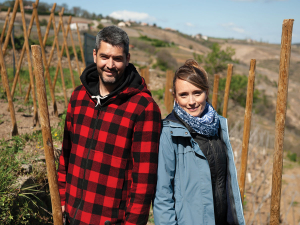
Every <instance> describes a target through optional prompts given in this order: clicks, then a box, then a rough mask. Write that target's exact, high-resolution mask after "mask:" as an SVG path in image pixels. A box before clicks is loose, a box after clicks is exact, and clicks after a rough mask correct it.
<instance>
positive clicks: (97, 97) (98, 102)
mask: <svg viewBox="0 0 300 225" xmlns="http://www.w3.org/2000/svg"><path fill="white" fill-rule="evenodd" d="M106 97H107V95H105V96H103V97H102V96H100V95H96V96H92V98H96V99H97V104H96V106H95V108H96V107H97V106H98V105H100V106H101V101H100V99H105V98H106Z"/></svg>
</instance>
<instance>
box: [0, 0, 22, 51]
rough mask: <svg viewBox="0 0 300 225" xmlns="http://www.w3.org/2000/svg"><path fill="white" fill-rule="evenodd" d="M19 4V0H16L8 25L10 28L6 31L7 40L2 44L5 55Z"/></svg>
mask: <svg viewBox="0 0 300 225" xmlns="http://www.w3.org/2000/svg"><path fill="white" fill-rule="evenodd" d="M18 6H19V0H16V1H15V5H14V9H13V13H12V17H11V19H10V22H9V27H8V30H7V33H6V37H5V42H4V44H3V46H2V54H3V55H5V53H6V49H7V46H8V42H9V39H10V35H11V31H12V29H13V26H14V22H15V18H16V14H17V10H18Z"/></svg>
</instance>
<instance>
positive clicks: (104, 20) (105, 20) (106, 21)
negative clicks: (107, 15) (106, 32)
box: [100, 19, 113, 25]
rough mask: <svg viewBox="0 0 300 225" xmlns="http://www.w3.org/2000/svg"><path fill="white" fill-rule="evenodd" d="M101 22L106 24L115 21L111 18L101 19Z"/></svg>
mask: <svg viewBox="0 0 300 225" xmlns="http://www.w3.org/2000/svg"><path fill="white" fill-rule="evenodd" d="M100 23H102V24H105V25H112V24H113V23H112V22H111V20H109V19H101V20H100Z"/></svg>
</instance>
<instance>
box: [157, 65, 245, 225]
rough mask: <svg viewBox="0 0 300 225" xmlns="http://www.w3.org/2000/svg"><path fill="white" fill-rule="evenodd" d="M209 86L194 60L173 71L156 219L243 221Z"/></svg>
mask: <svg viewBox="0 0 300 225" xmlns="http://www.w3.org/2000/svg"><path fill="white" fill-rule="evenodd" d="M208 91H209V86H208V80H207V74H206V72H205V70H204V69H203V68H202V67H200V66H199V65H198V64H197V62H196V61H194V60H187V61H186V62H185V64H184V65H183V66H182V67H180V68H179V69H178V70H177V71H176V73H175V77H174V80H173V95H174V99H175V104H174V109H173V111H172V113H171V114H169V115H168V116H167V118H166V119H165V120H164V121H163V128H162V134H161V138H160V147H159V160H158V172H157V188H156V195H155V200H154V207H153V211H154V220H155V224H156V225H164V224H167V225H171V224H179V225H183V224H186V225H194V224H217V225H219V224H245V221H244V215H243V209H242V202H241V198H240V191H239V187H238V183H237V175H236V168H235V165H234V161H233V160H234V159H233V154H232V148H231V145H230V142H229V136H228V127H227V120H226V119H225V118H223V117H222V116H219V115H218V114H217V112H216V111H215V110H214V109H213V107H212V106H211V105H210V104H209V103H208Z"/></svg>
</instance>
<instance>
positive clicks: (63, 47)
mask: <svg viewBox="0 0 300 225" xmlns="http://www.w3.org/2000/svg"><path fill="white" fill-rule="evenodd" d="M63 12H64V8H62V12H61V13H60V15H61V16H63ZM60 15H59V16H60ZM61 26H64V24H63V23H61V21H60V20H59V23H58V27H59V28H60V27H61ZM59 28H58V29H57V34H58V33H59ZM64 49H65V42H63V44H62V47H61V50H60V53H57V54H59V55H60V58H61V59H62V57H63V54H64ZM61 66H62V65H61ZM59 68H60V67H56V71H55V76H54V81H53V88H55V85H56V80H57V77H58V71H59Z"/></svg>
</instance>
